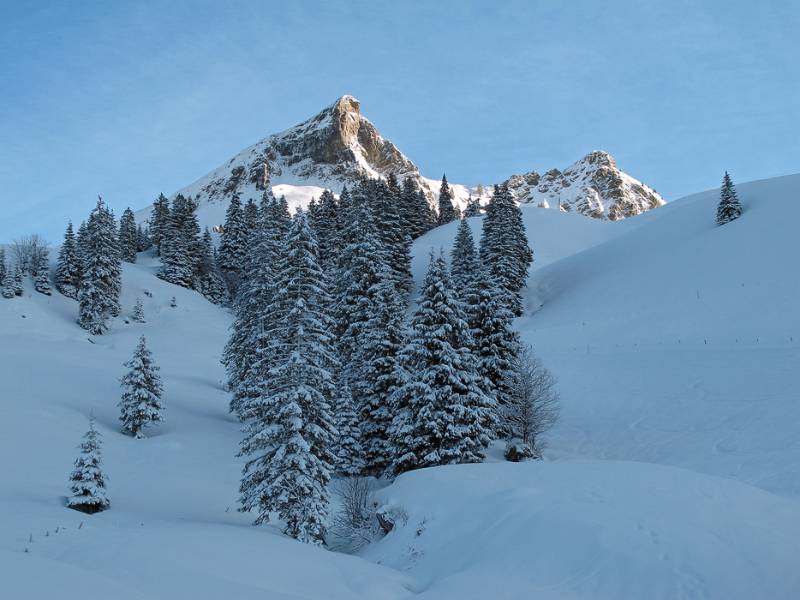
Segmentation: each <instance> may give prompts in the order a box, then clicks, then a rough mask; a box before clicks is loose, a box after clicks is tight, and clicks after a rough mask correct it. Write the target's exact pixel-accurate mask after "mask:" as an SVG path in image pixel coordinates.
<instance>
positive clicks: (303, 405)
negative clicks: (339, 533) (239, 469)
mask: <svg viewBox="0 0 800 600" xmlns="http://www.w3.org/2000/svg"><path fill="white" fill-rule="evenodd" d="M276 288H277V290H278V292H277V294H276V298H275V299H274V300H273V303H272V306H271V307H270V308H272V309H274V310H275V311H276V312H277V313H278V319H277V320H276V322H277V323H279V324H280V325H281V328H280V330H279V331H276V332H275V335H274V336H273V340H274V341H273V344H274V347H273V351H274V358H273V361H274V362H273V364H274V365H275V366H274V367H272V368H271V369H270V370H269V372H268V373H262V377H263V381H262V385H261V390H262V392H261V395H260V397H259V398H257V399H254V400H252V401H251V402H250V403H249V405H248V407H247V408H246V411H245V414H244V415H243V417H244V421H245V423H246V425H245V438H244V440H243V441H242V444H241V449H240V455H241V456H246V457H247V458H248V461H247V463H246V465H245V468H244V473H243V477H242V481H241V486H240V492H241V497H240V503H241V509H240V510H243V511H253V510H254V511H256V512H257V516H256V519H255V523H256V524H260V523H264V522H266V521H268V520H269V518H270V514H271V513H277V515H278V516H279V517H280V519H281V520H282V521H283V522H284V523H285V526H284V532H285V533H286V534H287V535H289V536H291V537H294V538H296V539H298V540H300V541H303V542H307V543H314V544H322V543H323V541H324V537H325V531H326V526H327V525H326V524H327V520H328V504H329V497H328V489H327V485H328V482H329V480H330V473H331V470H332V469H333V468H334V464H335V457H334V455H333V453H332V450H333V446H334V442H335V439H336V430H335V426H334V423H333V417H332V415H331V412H330V410H331V402H332V400H333V398H334V395H335V393H336V385H335V382H334V379H333V376H332V374H331V371H332V369H335V367H336V359H335V357H334V355H333V352H332V341H333V340H332V335H331V322H330V320H329V318H328V317H327V316H326V314H325V312H324V310H325V307H327V306H329V305H330V300H329V298H328V294H327V291H326V288H327V284H326V281H325V274H324V272H323V271H322V269H321V268H320V265H319V257H318V250H317V244H316V240H315V239H314V236H313V233H312V231H311V228H310V227H309V225H308V221H307V219H306V215H305V214H304V213H303V212H302V211H298V213H297V214H296V215H295V218H294V220H293V222H292V229H291V231H290V233H289V236H288V239H287V241H286V254H285V257H284V260H283V262H282V264H281V265H280V272H279V275H278V277H277V285H276Z"/></svg>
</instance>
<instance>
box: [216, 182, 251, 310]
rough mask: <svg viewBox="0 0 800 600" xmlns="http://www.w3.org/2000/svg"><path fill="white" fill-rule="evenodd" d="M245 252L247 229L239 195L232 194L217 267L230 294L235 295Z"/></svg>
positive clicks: (243, 264)
mask: <svg viewBox="0 0 800 600" xmlns="http://www.w3.org/2000/svg"><path fill="white" fill-rule="evenodd" d="M246 252H247V231H246V227H245V221H244V213H243V211H242V203H241V201H240V200H239V195H238V194H234V195H233V196H232V197H231V201H230V203H229V204H228V210H227V212H226V213H225V225H224V226H223V229H222V238H221V240H220V245H219V268H220V270H221V271H222V275H223V277H225V281H226V282H227V284H228V289H229V290H230V292H231V296H235V294H236V290H237V288H238V286H239V279H240V278H241V274H242V270H243V269H244V267H245V260H246Z"/></svg>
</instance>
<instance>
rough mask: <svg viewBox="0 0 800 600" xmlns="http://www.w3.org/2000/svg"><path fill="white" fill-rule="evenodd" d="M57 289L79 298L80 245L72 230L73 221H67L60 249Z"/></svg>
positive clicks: (70, 296)
mask: <svg viewBox="0 0 800 600" xmlns="http://www.w3.org/2000/svg"><path fill="white" fill-rule="evenodd" d="M55 284H56V290H58V292H59V293H61V294H63V295H64V296H66V297H67V298H72V299H74V300H77V299H78V290H79V289H80V287H81V263H80V259H79V258H78V245H77V242H76V240H75V234H74V233H73V231H72V222H69V223H67V230H66V232H65V233H64V242H63V243H62V244H61V249H60V250H59V251H58V261H57V263H56V274H55Z"/></svg>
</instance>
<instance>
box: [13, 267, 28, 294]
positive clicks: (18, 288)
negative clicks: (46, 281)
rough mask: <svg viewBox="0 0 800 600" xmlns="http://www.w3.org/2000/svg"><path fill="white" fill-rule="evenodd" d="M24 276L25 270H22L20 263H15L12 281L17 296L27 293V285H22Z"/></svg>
mask: <svg viewBox="0 0 800 600" xmlns="http://www.w3.org/2000/svg"><path fill="white" fill-rule="evenodd" d="M24 277H25V272H24V271H23V270H22V266H21V265H20V264H16V265H14V271H13V273H12V279H11V281H12V286H13V289H14V295H15V296H22V294H24V293H25V287H24V286H23V285H22V281H23V279H24Z"/></svg>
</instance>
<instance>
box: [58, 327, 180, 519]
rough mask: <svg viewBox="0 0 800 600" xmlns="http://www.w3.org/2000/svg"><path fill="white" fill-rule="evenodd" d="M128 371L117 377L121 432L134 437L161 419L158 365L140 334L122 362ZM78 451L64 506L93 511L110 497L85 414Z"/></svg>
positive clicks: (97, 443) (94, 432)
mask: <svg viewBox="0 0 800 600" xmlns="http://www.w3.org/2000/svg"><path fill="white" fill-rule="evenodd" d="M124 366H125V367H126V368H127V369H128V371H127V372H126V373H125V375H124V376H123V377H122V379H121V380H120V383H121V384H122V398H121V400H120V402H119V405H118V406H119V408H120V417H119V420H120V421H121V423H122V432H123V433H127V434H129V435H132V436H133V437H135V438H137V439H141V438H143V437H144V435H143V431H144V429H145V428H146V427H148V426H150V425H153V424H155V423H160V422H162V421H163V420H164V417H163V411H164V406H163V402H162V395H163V388H162V386H161V378H160V376H159V368H158V367H157V366H156V365H155V363H154V362H153V356H152V354H151V352H150V350H149V349H148V348H147V342H146V340H145V338H144V336H141V337H140V338H139V343H138V344H137V345H136V349H135V350H134V352H133V357H132V358H131V360H129V361H128V362H126V363H125V365H124ZM79 448H80V454H79V455H78V458H77V459H76V460H75V465H74V467H73V470H72V473H71V474H70V476H69V481H70V495H69V496H68V497H67V506H68V507H70V508H73V509H75V510H79V511H81V512H85V513H88V514H94V513H96V512H100V511H103V510H105V509H107V508H108V507H109V506H110V504H111V500H110V498H109V496H108V493H107V492H106V476H105V474H104V472H103V456H102V443H101V439H100V432H99V431H97V429H96V428H95V421H94V416H91V415H90V417H89V430H88V431H87V432H86V434H85V435H84V436H83V441H82V442H81V444H80V446H79Z"/></svg>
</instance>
